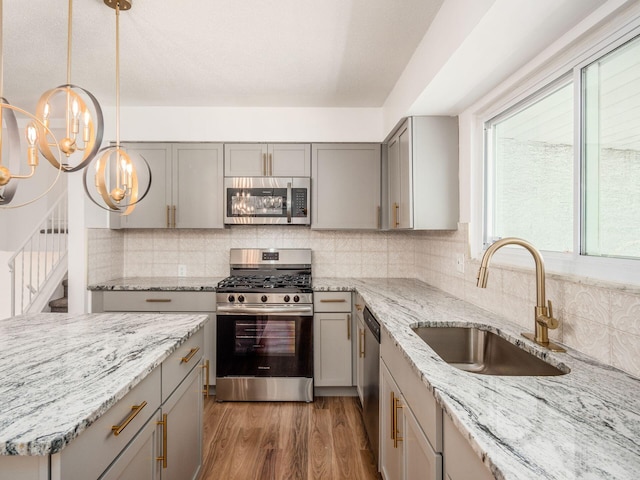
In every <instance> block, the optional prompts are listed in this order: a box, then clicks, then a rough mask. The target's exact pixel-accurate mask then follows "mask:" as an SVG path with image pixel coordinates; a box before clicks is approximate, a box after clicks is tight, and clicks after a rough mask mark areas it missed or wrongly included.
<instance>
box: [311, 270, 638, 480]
mask: <svg viewBox="0 0 640 480" xmlns="http://www.w3.org/2000/svg"><path fill="white" fill-rule="evenodd" d="M314 289H315V290H317V291H341V290H357V291H358V292H359V293H360V294H361V295H362V296H363V298H364V300H365V302H366V303H367V306H368V307H369V309H370V310H371V312H372V313H373V314H374V315H375V316H376V317H377V318H378V320H379V321H380V323H381V325H382V328H383V329H384V330H386V331H387V332H388V333H389V335H390V336H391V338H392V339H393V341H394V342H395V343H396V346H397V347H398V348H399V349H400V350H401V351H402V353H403V355H404V356H405V358H406V359H407V361H408V362H409V364H410V365H411V367H412V368H413V369H414V370H415V372H416V373H417V374H418V375H419V377H420V378H421V379H422V381H423V382H424V383H425V384H426V385H427V387H428V388H429V390H430V391H431V392H433V394H434V395H435V397H436V399H437V401H438V403H439V404H440V405H441V407H442V409H443V411H444V414H446V415H448V416H449V417H450V418H451V419H452V421H453V423H454V424H455V425H456V427H457V428H458V429H459V431H460V432H462V434H463V436H464V437H465V438H467V439H468V440H469V442H470V444H471V446H472V447H473V449H474V451H475V452H476V453H477V454H478V456H479V457H480V458H481V459H482V460H483V462H484V463H485V464H486V465H487V466H488V467H489V469H490V470H491V471H492V473H493V474H494V476H495V477H496V478H498V479H513V480H522V479H536V480H538V479H558V480H560V479H561V480H567V479H573V478H581V479H583V478H584V479H604V478H606V479H625V480H628V479H635V478H638V475H640V380H639V379H638V378H635V377H633V376H631V375H629V374H627V373H625V372H623V371H621V370H618V369H615V368H613V367H610V366H607V365H604V364H602V363H600V362H598V361H596V360H595V359H593V358H590V357H587V356H585V355H583V354H581V353H580V352H577V351H575V350H572V349H570V348H568V349H567V350H568V351H567V353H552V352H547V351H544V350H543V349H542V348H541V347H538V346H536V345H535V344H533V343H532V342H529V341H528V340H526V339H524V338H523V337H521V336H520V333H521V327H519V326H517V325H516V324H515V323H512V322H510V321H508V320H506V319H503V318H500V317H497V316H495V315H493V314H491V313H489V312H487V311H484V310H482V309H480V308H477V307H475V306H473V305H471V304H469V303H466V302H464V301H462V300H460V299H458V298H456V297H453V296H450V295H447V294H445V293H443V292H442V291H440V290H437V289H435V288H432V287H430V286H428V285H426V284H424V283H422V282H420V281H418V280H401V279H364V280H355V279H345V280H343V279H335V278H331V279H314ZM531 313H532V318H531V330H533V306H532V308H531ZM412 325H413V326H418V325H420V326H476V327H481V328H484V329H486V330H490V331H492V332H495V333H497V334H498V335H500V336H502V337H505V338H507V339H508V340H510V341H511V342H512V343H516V344H518V345H519V346H521V347H522V348H524V349H525V350H527V351H529V352H532V353H533V354H535V355H536V356H538V357H540V358H542V359H544V360H546V361H547V362H548V363H551V364H553V365H556V366H558V367H559V368H561V369H563V370H566V369H570V373H568V374H566V375H561V376H555V377H504V376H485V375H477V374H473V373H469V372H464V371H462V370H458V369H457V368H455V367H452V366H450V365H448V364H447V363H445V362H444V361H443V360H442V359H441V358H440V357H439V356H438V355H437V354H436V353H435V352H434V351H433V350H432V349H431V348H430V347H429V346H428V345H427V344H426V343H424V342H423V341H422V340H421V339H420V338H419V337H418V336H417V335H416V334H415V333H414V332H413V331H412V330H411V328H410V327H411V326H412Z"/></svg>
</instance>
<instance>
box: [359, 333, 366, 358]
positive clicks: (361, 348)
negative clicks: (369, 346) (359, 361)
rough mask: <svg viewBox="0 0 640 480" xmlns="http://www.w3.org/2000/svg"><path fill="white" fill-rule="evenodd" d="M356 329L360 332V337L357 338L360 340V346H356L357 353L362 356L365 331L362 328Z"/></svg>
mask: <svg viewBox="0 0 640 480" xmlns="http://www.w3.org/2000/svg"><path fill="white" fill-rule="evenodd" d="M358 330H359V333H360V335H359V336H360V338H359V340H360V345H359V347H360V348H358V353H359V355H360V358H364V345H365V344H364V342H365V334H366V332H365V331H364V329H358Z"/></svg>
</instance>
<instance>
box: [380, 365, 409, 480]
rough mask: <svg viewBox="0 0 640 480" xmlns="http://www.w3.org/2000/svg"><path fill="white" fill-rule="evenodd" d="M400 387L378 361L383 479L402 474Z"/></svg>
mask: <svg viewBox="0 0 640 480" xmlns="http://www.w3.org/2000/svg"><path fill="white" fill-rule="evenodd" d="M402 402H403V401H402V395H401V394H400V389H399V388H398V386H397V385H396V382H395V381H394V380H393V377H392V376H391V373H390V372H389V370H388V369H387V367H386V366H385V364H384V362H380V473H381V474H382V478H384V480H401V479H403V478H404V476H403V473H404V472H403V457H404V443H403V438H404V437H403V434H404V432H403V423H404V421H403V409H402V404H403V403H402Z"/></svg>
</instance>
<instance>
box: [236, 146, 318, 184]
mask: <svg viewBox="0 0 640 480" xmlns="http://www.w3.org/2000/svg"><path fill="white" fill-rule="evenodd" d="M224 174H225V176H227V177H263V176H270V177H308V176H310V175H311V147H310V145H309V144H308V143H269V144H267V143H228V144H225V146H224Z"/></svg>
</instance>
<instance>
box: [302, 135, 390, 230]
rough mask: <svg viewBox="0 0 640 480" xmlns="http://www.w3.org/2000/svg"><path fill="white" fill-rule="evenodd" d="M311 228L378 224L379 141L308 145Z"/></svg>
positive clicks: (354, 227) (366, 228) (369, 228)
mask: <svg viewBox="0 0 640 480" xmlns="http://www.w3.org/2000/svg"><path fill="white" fill-rule="evenodd" d="M311 157H312V160H313V161H312V168H311V192H312V193H311V195H312V202H311V228H317V229H332V230H338V229H364V230H377V229H379V228H380V222H381V213H382V212H381V209H380V206H381V204H380V201H381V200H380V164H381V146H380V144H342V143H338V144H322V143H321V144H313V145H312V146H311Z"/></svg>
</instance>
